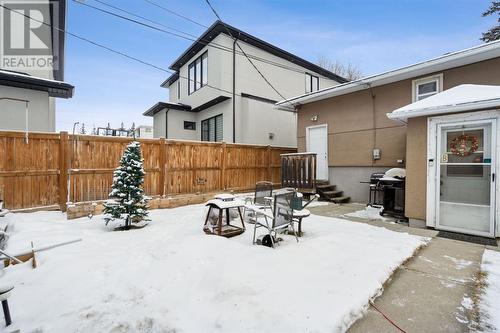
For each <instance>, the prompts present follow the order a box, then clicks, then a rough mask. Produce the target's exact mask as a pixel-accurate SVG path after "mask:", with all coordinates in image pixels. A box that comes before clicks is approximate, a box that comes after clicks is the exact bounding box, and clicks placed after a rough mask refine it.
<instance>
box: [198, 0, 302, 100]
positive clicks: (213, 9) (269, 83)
mask: <svg viewBox="0 0 500 333" xmlns="http://www.w3.org/2000/svg"><path fill="white" fill-rule="evenodd" d="M205 2H206V3H207V4H208V6H209V7H210V9H211V10H212V12H213V13H214V15H215V16H216V17H217V19H218V20H219V21H221V23H222V25H223V26H224V28H225V29H226V31H227V33H228V34H229V36H231V38H232V39H233V40H234V42H235V43H236V45H237V46H238V48H239V49H240V51H241V52H242V53H243V55H244V56H245V57H246V58H247V59H248V61H249V62H250V64H251V65H252V66H253V68H255V70H256V71H257V73H259V74H260V76H261V77H262V78H263V79H264V81H266V83H267V84H268V85H269V86H270V87H271V88H272V89H273V90H274V91H275V92H276V93H277V94H278V95H279V96H280V97H281V98H282V99H283V100H286V99H287V98H286V97H285V96H283V95H282V94H281V93H280V92H279V91H278V90H277V89H276V88H275V87H274V86H273V85H272V83H271V82H269V80H268V79H267V78H266V77H265V76H264V74H262V72H261V71H260V70H259V69H258V68H257V66H256V65H255V64H254V63H253V61H252V60H251V59H250V58H249V57H248V55H247V54H246V53H245V51H244V50H243V49H242V48H241V46H240V44H239V43H238V40H237V39H236V38H235V37H234V36H233V35H232V34H231V31H230V30H229V28H228V27H227V26H226V24H225V23H224V21H222V19H221V17H220V16H219V14H218V13H217V11H216V10H215V8H214V7H213V6H212V4H211V3H210V0H205ZM291 104H292V105H293V103H291Z"/></svg>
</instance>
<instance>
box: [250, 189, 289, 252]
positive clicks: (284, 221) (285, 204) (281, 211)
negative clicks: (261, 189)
mask: <svg viewBox="0 0 500 333" xmlns="http://www.w3.org/2000/svg"><path fill="white" fill-rule="evenodd" d="M294 194H295V192H293V191H290V192H285V193H280V194H276V195H275V196H274V205H273V210H272V212H269V211H266V210H254V212H255V213H256V215H257V218H256V219H255V224H254V229H253V244H255V236H256V234H257V229H258V228H266V229H267V232H268V234H269V236H270V238H271V244H272V247H274V244H275V237H276V236H277V234H278V233H282V232H285V231H286V230H288V228H291V229H292V231H293V234H294V236H295V239H296V240H297V242H298V241H299V237H298V236H297V233H296V232H295V227H294V223H293V209H292V206H291V202H292V198H293V196H294ZM259 217H263V219H259Z"/></svg>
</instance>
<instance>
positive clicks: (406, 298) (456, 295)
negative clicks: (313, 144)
mask: <svg viewBox="0 0 500 333" xmlns="http://www.w3.org/2000/svg"><path fill="white" fill-rule="evenodd" d="M360 207H362V206H360V205H357V204H350V205H343V206H329V207H328V206H322V207H316V208H312V209H311V211H312V212H313V213H315V214H320V215H325V216H331V217H338V216H345V217H347V218H349V219H350V220H352V221H353V222H360V223H362V224H370V225H377V226H381V227H384V228H387V229H389V230H394V231H398V232H404V233H410V234H415V235H423V236H427V237H433V238H432V240H431V241H430V242H429V244H428V245H427V246H426V247H425V248H423V249H422V250H420V251H419V252H418V253H417V255H416V256H415V257H414V258H412V259H411V260H409V262H408V263H406V264H405V265H404V266H402V267H401V268H400V269H398V271H397V272H396V273H395V274H394V275H393V277H392V279H391V281H390V282H388V283H387V285H386V286H385V288H384V292H383V294H382V295H381V296H380V297H378V298H377V299H376V300H375V302H374V304H375V306H376V307H377V308H379V309H380V310H381V311H382V312H384V314H385V315H387V316H388V317H389V318H391V319H392V320H393V321H394V322H395V323H396V324H397V325H399V326H400V327H401V328H402V329H403V330H405V331H406V332H470V331H471V330H474V329H475V328H477V327H476V325H477V322H476V320H477V318H476V317H475V315H476V314H477V312H476V311H474V310H477V309H473V297H474V295H476V294H477V293H478V290H477V284H476V280H475V278H476V274H477V273H478V272H479V270H480V268H481V259H482V256H483V252H484V251H485V247H484V246H482V245H476V244H471V243H466V242H460V241H454V240H449V239H444V238H435V236H436V234H437V231H434V230H430V229H416V228H409V227H407V226H404V225H401V224H395V223H394V222H390V221H389V222H388V221H383V220H375V218H374V217H375V216H376V214H370V211H368V212H366V213H361V212H360V209H362V208H360ZM350 212H355V213H350ZM372 215H373V216H372ZM354 224H356V223H354ZM496 250H498V248H496ZM495 253H496V252H495ZM499 257H500V255H499ZM498 262H499V263H500V259H498ZM497 270H498V271H499V272H500V267H499V268H497ZM498 276H500V274H499V275H498ZM498 283H499V284H500V281H499V282H498ZM498 288H500V285H499V286H498ZM481 315H483V314H481ZM484 326H485V325H483V328H484ZM499 329H500V328H499ZM487 331H488V330H487ZM348 332H350V333H358V332H359V333H370V332H374V333H375V332H377V333H378V332H388V333H391V332H400V331H399V330H398V329H396V328H395V327H394V326H393V325H392V324H391V323H389V321H388V320H386V319H385V318H384V317H383V316H382V315H381V314H380V313H379V312H377V311H376V310H375V309H374V308H370V309H369V310H368V311H367V313H366V314H365V315H364V316H363V317H362V318H361V319H359V320H358V321H357V322H355V323H354V325H352V326H351V327H350V329H349V331H348Z"/></svg>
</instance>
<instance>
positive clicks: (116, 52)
mask: <svg viewBox="0 0 500 333" xmlns="http://www.w3.org/2000/svg"><path fill="white" fill-rule="evenodd" d="M0 7H2V8H4V9H7V10H8V11H10V12H13V13H16V14H18V15H22V16H24V17H26V18H28V19H30V20H32V21H34V22H38V23H41V24H43V25H46V26H48V27H52V28H53V29H56V30H57V31H59V32H62V33H64V34H67V35H68V36H71V37H74V38H76V39H79V40H82V41H84V42H86V43H89V44H92V45H94V46H97V47H99V48H102V49H104V50H107V51H109V52H112V53H115V54H118V55H121V56H123V57H125V58H127V59H130V60H133V61H136V62H138V63H141V64H143V65H146V66H149V67H151V68H154V69H157V70H159V71H162V72H166V73H169V74H176V73H177V72H175V71H172V70H168V69H164V68H162V67H160V66H157V65H155V64H152V63H150V62H148V61H145V60H142V59H140V58H137V57H134V56H131V55H129V54H127V53H125V52H122V51H118V50H115V49H113V48H111V47H109V46H106V45H104V44H101V43H98V42H94V41H92V40H90V39H88V38H86V37H82V36H80V35H77V34H75V33H72V32H70V31H67V30H64V29H61V28H59V27H56V26H53V25H52V24H50V23H47V22H45V21H41V20H38V19H35V18H33V17H31V16H29V15H27V14H24V13H22V12H19V11H15V10H13V9H11V8H9V7H6V6H5V5H3V4H0ZM177 74H178V73H177ZM179 77H180V78H182V79H185V80H188V82H189V79H188V78H187V77H185V76H182V75H179ZM205 86H207V87H209V88H212V89H215V90H218V91H221V92H225V93H228V94H232V93H233V92H232V91H229V90H225V89H222V88H218V87H215V86H212V85H210V84H208V83H207V84H205ZM236 95H238V96H240V97H241V94H236Z"/></svg>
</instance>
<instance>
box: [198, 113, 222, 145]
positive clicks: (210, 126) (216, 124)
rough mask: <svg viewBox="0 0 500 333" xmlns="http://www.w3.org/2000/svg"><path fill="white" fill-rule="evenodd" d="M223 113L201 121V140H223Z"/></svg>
mask: <svg viewBox="0 0 500 333" xmlns="http://www.w3.org/2000/svg"><path fill="white" fill-rule="evenodd" d="M222 135H223V127H222V115H221V114H220V115H218V116H215V117H212V118H208V119H205V120H203V121H202V122H201V141H217V142H220V141H222Z"/></svg>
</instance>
